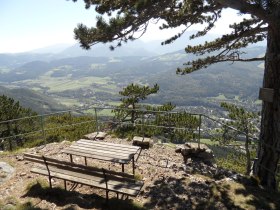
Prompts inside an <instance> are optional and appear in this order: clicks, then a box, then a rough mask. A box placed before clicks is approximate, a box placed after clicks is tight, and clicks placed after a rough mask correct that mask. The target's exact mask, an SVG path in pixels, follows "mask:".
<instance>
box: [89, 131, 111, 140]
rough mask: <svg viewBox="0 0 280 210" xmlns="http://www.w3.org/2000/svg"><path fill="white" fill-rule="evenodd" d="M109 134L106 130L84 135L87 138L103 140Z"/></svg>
mask: <svg viewBox="0 0 280 210" xmlns="http://www.w3.org/2000/svg"><path fill="white" fill-rule="evenodd" d="M106 136H107V133H105V132H94V133H89V134H86V135H85V136H84V138H85V139H89V140H96V139H97V140H103V139H104V138H105V137H106Z"/></svg>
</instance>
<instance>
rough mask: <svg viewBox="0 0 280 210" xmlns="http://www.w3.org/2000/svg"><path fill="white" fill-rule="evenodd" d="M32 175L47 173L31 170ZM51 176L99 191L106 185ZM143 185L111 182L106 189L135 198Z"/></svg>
mask: <svg viewBox="0 0 280 210" xmlns="http://www.w3.org/2000/svg"><path fill="white" fill-rule="evenodd" d="M31 171H32V172H33V173H38V174H41V175H45V176H48V171H47V170H46V169H40V168H32V170H31ZM51 176H52V177H53V178H58V179H63V180H66V181H72V182H77V183H80V184H84V185H88V186H94V187H97V188H100V189H105V190H106V184H105V179H101V180H98V181H96V179H92V178H91V179H87V178H81V177H74V176H71V175H69V174H63V173H60V172H55V171H51ZM142 186H143V184H142V183H141V184H135V183H122V182H116V181H113V180H109V181H108V189H109V190H110V191H113V192H121V193H124V194H127V195H131V196H136V195H137V194H138V192H139V191H140V190H141V188H142Z"/></svg>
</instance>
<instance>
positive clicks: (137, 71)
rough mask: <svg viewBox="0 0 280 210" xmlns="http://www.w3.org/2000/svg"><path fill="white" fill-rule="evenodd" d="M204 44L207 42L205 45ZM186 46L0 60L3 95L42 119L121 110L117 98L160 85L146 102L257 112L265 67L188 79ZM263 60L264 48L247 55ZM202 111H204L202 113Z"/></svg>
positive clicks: (45, 52) (56, 50) (39, 53)
mask: <svg viewBox="0 0 280 210" xmlns="http://www.w3.org/2000/svg"><path fill="white" fill-rule="evenodd" d="M202 41H203V40H202ZM185 45H186V44H185V43H183V42H178V43H175V44H174V45H167V46H163V47H162V46H161V45H160V42H159V41H152V42H142V41H140V40H137V41H135V42H132V43H129V44H128V45H126V46H123V47H120V48H117V49H116V50H115V51H110V50H109V46H108V45H101V44H98V45H96V46H94V47H93V49H91V50H90V51H85V50H82V49H81V48H80V47H79V46H78V45H73V46H68V45H57V46H52V47H48V48H45V49H38V50H35V51H32V52H26V53H17V54H0V85H1V86H2V87H3V88H1V90H0V94H6V95H8V96H10V97H13V98H15V99H16V100H19V101H20V102H21V103H22V104H23V105H24V106H27V107H31V108H32V109H34V110H35V111H37V112H39V113H48V112H52V111H57V110H65V109H70V108H76V107H87V106H90V105H96V106H104V105H116V104H117V103H118V102H119V99H120V97H119V94H118V92H119V91H120V90H122V88H124V87H125V86H127V85H128V84H130V83H137V84H141V85H153V84H155V83H157V84H159V86H160V90H159V92H158V94H156V95H153V96H150V97H149V99H147V100H146V101H145V102H146V103H150V104H163V103H166V102H172V103H173V104H175V105H177V107H181V108H186V107H190V106H191V107H193V108H194V107H204V108H206V109H216V108H218V107H219V103H220V101H222V100H228V101H231V102H234V103H239V104H242V105H244V106H246V107H248V108H249V109H253V110H258V105H259V102H258V101H257V98H258V90H259V88H260V87H261V84H262V76H263V64H262V62H248V63H240V62H236V63H220V64H215V65H212V66H211V67H209V68H207V69H204V70H200V71H197V72H193V73H191V74H188V75H183V76H182V75H176V68H177V67H183V63H185V62H186V61H188V60H191V59H192V58H194V57H193V55H189V54H186V53H185V52H184V49H182V46H185ZM246 51H247V53H248V56H250V57H252V56H260V55H262V54H263V53H264V51H265V48H264V47H262V46H254V47H251V48H247V49H246ZM197 111H201V109H199V110H197Z"/></svg>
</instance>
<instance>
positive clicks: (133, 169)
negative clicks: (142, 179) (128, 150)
mask: <svg viewBox="0 0 280 210" xmlns="http://www.w3.org/2000/svg"><path fill="white" fill-rule="evenodd" d="M134 167H135V163H134V155H133V157H132V173H133V175H135V168H134Z"/></svg>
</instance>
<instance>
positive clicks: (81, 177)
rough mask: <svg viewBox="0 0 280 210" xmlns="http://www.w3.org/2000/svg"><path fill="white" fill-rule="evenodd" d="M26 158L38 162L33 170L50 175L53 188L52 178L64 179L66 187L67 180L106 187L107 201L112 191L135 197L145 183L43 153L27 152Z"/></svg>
mask: <svg viewBox="0 0 280 210" xmlns="http://www.w3.org/2000/svg"><path fill="white" fill-rule="evenodd" d="M24 159H25V160H28V161H30V162H35V163H38V164H37V165H34V167H32V168H31V172H33V173H36V174H41V175H45V176H48V178H49V184H50V188H52V183H51V179H52V178H57V179H62V180H64V186H65V189H66V181H70V182H74V183H79V184H83V185H88V186H92V187H96V188H99V189H104V190H105V191H106V202H108V199H109V192H110V191H111V192H115V193H117V196H118V195H119V193H120V194H123V195H126V196H133V197H135V196H137V195H138V194H139V192H140V190H141V188H142V186H143V184H144V183H143V182H142V181H137V180H136V179H135V178H134V175H132V174H127V173H122V172H116V171H111V170H106V169H103V168H97V167H90V166H84V165H79V164H74V163H70V162H66V161H60V160H57V159H53V158H49V157H45V156H42V155H35V154H30V153H25V154H24Z"/></svg>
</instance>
